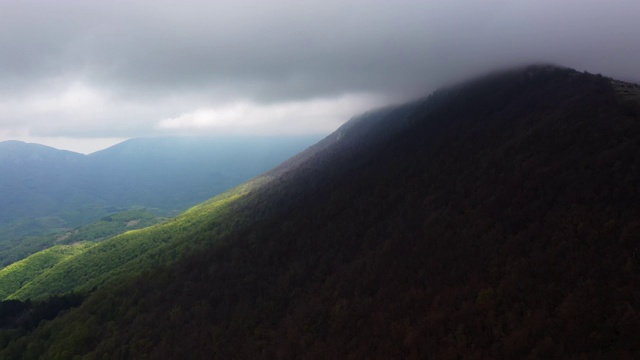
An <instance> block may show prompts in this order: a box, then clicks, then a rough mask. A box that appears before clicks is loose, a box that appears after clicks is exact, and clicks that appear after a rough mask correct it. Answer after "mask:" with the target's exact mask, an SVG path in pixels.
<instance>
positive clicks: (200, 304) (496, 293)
mask: <svg viewBox="0 0 640 360" xmlns="http://www.w3.org/2000/svg"><path fill="white" fill-rule="evenodd" d="M637 90H638V87H637V86H635V85H631V84H625V83H621V82H612V81H611V79H607V78H605V77H602V76H599V75H591V74H586V73H579V72H576V71H573V70H570V69H563V68H557V67H550V66H534V67H528V68H525V69H518V70H514V71H510V72H504V73H500V74H494V75H491V76H488V77H484V78H481V79H477V80H475V81H472V82H469V83H466V84H462V85H459V86H456V87H452V88H449V89H445V90H442V91H438V92H436V93H434V94H432V95H431V96H429V97H428V98H426V99H423V100H420V101H416V102H413V103H411V104H407V105H403V106H399V107H394V108H387V109H383V110H380V111H377V112H372V113H370V114H365V115H363V116H361V117H359V118H356V119H353V120H351V121H350V122H348V123H347V124H345V125H344V126H343V127H341V128H340V129H338V130H337V131H336V132H335V133H334V134H332V135H330V136H329V137H327V138H326V139H324V140H322V141H321V142H320V143H318V144H316V145H315V146H314V147H312V148H310V149H309V150H307V151H305V152H303V153H301V154H299V155H298V156H296V157H294V158H292V159H290V160H289V161H287V162H285V163H284V164H282V165H281V166H279V167H277V168H275V169H273V170H272V171H271V172H269V173H267V174H265V175H264V176H263V177H261V178H259V179H256V180H254V183H253V184H252V183H250V184H248V185H246V186H245V187H244V188H241V189H239V190H238V189H237V190H235V192H234V193H232V194H228V195H222V196H221V197H220V198H218V200H216V201H218V205H219V206H218V205H216V206H217V207H216V206H214V205H212V204H216V202H215V201H214V202H213V203H210V204H209V205H208V206H212V207H215V209H217V210H216V211H211V212H207V211H202V208H200V210H201V211H198V209H194V210H192V213H193V214H197V217H198V220H197V221H196V222H193V223H191V222H189V221H188V220H189V219H190V217H189V216H190V215H189V212H187V213H185V214H183V215H182V218H179V219H178V220H176V221H177V222H178V223H181V222H182V223H183V224H186V225H184V226H183V227H182V228H180V227H167V226H169V225H166V224H165V225H156V227H155V228H156V229H159V228H163V226H164V227H166V228H167V229H171V231H172V232H171V233H170V234H171V238H172V239H173V238H176V240H172V239H169V240H167V242H166V244H168V245H166V244H165V245H163V246H164V247H161V248H159V249H161V250H158V252H157V253H156V255H155V256H150V255H149V253H148V252H145V254H147V255H145V256H147V259H156V260H157V263H156V265H157V266H155V267H147V268H136V269H138V271H136V272H134V274H136V275H135V276H127V274H128V272H124V271H120V272H115V273H113V275H112V278H111V281H109V279H105V281H104V282H102V283H100V284H97V286H95V287H93V288H91V289H85V290H84V291H83V292H81V294H79V295H75V294H71V295H68V296H71V297H70V298H69V300H65V301H61V300H60V299H61V298H60V296H58V297H55V298H53V300H51V302H50V303H51V304H58V305H57V306H53V305H52V306H51V309H53V310H52V311H50V312H49V313H47V315H46V316H44V315H42V316H40V317H37V316H36V317H35V318H36V319H39V320H41V321H40V322H39V323H38V325H37V326H35V325H33V324H34V321H31V320H30V321H22V322H21V321H17V320H16V319H15V317H13V315H6V314H7V313H8V312H7V311H5V310H4V309H5V308H10V307H14V308H16V309H22V308H27V307H32V306H34V307H41V308H46V306H47V305H46V304H49V303H48V302H42V303H41V302H36V303H31V302H24V303H23V302H16V301H13V302H10V303H7V302H3V303H2V307H0V315H1V316H2V318H0V328H1V329H2V330H1V331H0V345H2V346H3V349H2V350H1V351H0V357H3V358H6V359H22V358H24V359H30V358H38V357H39V356H40V357H44V358H51V359H71V358H74V356H78V358H86V359H117V358H135V359H145V358H148V359H167V358H175V359H182V358H185V357H188V358H203V359H209V358H221V359H230V358H247V359H255V358H282V359H290V358H311V359H326V358H384V359H389V358H416V359H418V358H427V357H433V358H440V359H458V358H469V359H476V358H477V359H484V358H498V359H513V358H637V357H638V356H639V355H640V348H639V345H638V344H640V317H639V315H638V311H640V272H639V271H638V270H639V269H638V267H639V266H640V263H639V262H640V258H639V257H638V253H639V251H640V243H639V241H638V240H640V207H638V206H637V204H639V203H640V189H639V188H638V184H640V163H639V162H638V159H637V154H639V153H640V111H639V109H640V107H639V106H638V102H637V101H638V98H637V97H634V96H633V94H635V92H636V91H637ZM629 94H631V95H629ZM220 201H222V202H220ZM203 206H205V207H206V206H207V205H206V204H205V205H203ZM210 214H213V215H210ZM194 216H195V215H194ZM194 224H195V225H194ZM143 231H158V230H153V228H152V229H151V230H143ZM109 241H114V240H113V239H110V240H107V241H105V242H102V243H101V244H100V245H102V244H106V243H108V242H109ZM141 241H142V240H141ZM145 241H146V240H145ZM190 243H193V244H194V246H193V247H190V246H189V244H190ZM131 244H132V246H133V244H135V242H131ZM102 246H104V245H102ZM92 249H96V247H92ZM171 249H173V253H171ZM87 252H88V251H87ZM87 252H85V253H87ZM170 253H171V254H173V255H171V256H169V255H167V254H170ZM83 254H84V253H83ZM85 295H86V298H83V297H82V296H85ZM56 301H57V303H56ZM78 304H79V305H78ZM75 305H78V306H75ZM54 310H55V311H54ZM9 313H10V312H9ZM32 313H34V314H38V313H37V312H36V311H34V312H32ZM51 313H57V314H58V315H57V316H55V317H54V315H51ZM32 319H33V318H32Z"/></svg>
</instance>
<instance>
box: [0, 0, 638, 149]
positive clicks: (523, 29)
mask: <svg viewBox="0 0 640 360" xmlns="http://www.w3.org/2000/svg"><path fill="white" fill-rule="evenodd" d="M638 13H640V3H638V2H637V1H630V0H620V1H615V2H603V1H596V0H588V1H580V2H574V1H564V2H558V1H550V0H542V1H536V2H531V1H529V2H527V1H506V0H492V1H475V0H458V1H450V2H432V1H400V2H388V1H364V0H357V1H348V2H345V1H333V0H331V1H329V2H326V1H325V2H321V3H318V2H307V1H302V2H301V1H281V0H278V1H271V2H262V1H247V0H245V1H234V2H220V1H217V2H207V1H183V2H173V1H147V0H144V1H135V2H125V1H109V2H85V1H72V0H61V1H56V2H50V1H21V2H1V3H0V30H1V31H0V53H1V54H2V56H0V76H2V78H3V82H2V84H0V138H1V139H5V138H8V137H11V136H12V134H23V135H22V137H26V138H28V137H29V136H41V137H61V138H62V137H66V138H74V137H76V138H87V137H89V138H108V137H117V138H126V137H132V136H141V135H153V134H155V133H158V132H167V131H170V130H172V129H173V130H181V131H183V130H185V129H187V128H194V127H199V128H200V130H201V131H203V130H211V131H214V130H215V131H220V129H221V128H224V129H225V131H228V132H230V133H241V132H244V131H252V132H254V133H260V132H266V133H290V132H293V130H294V129H295V132H314V131H323V132H329V131H330V130H332V129H333V128H335V127H336V126H337V125H339V123H340V122H341V121H346V120H347V119H348V117H349V116H351V115H355V114H356V113H358V112H361V111H362V110H363V108H365V109H366V108H368V107H375V106H376V105H384V103H385V102H387V103H388V102H389V101H402V100H404V99H409V98H415V97H417V96H420V95H424V94H426V93H428V92H430V91H432V90H434V89H435V88H437V87H439V86H442V85H444V84H448V83H451V82H455V81H460V80H462V79H464V78H466V77H468V76H471V75H474V74H477V73H479V72H484V71H488V70H493V69H496V68H499V67H504V66H510V65H514V64H522V63H528V62H552V63H557V64H563V65H566V66H570V67H574V68H577V69H578V70H588V71H590V72H599V73H603V74H607V75H610V76H614V77H619V78H623V79H628V80H636V81H637V80H640V75H639V73H640V71H639V69H638V67H637V64H638V63H640V45H637V43H638V42H637V39H638V38H639V37H640V25H638V22H637V19H636V17H637V14H638ZM381 99H382V100H381ZM379 101H381V102H382V103H380V104H378V102H379ZM319 106H322V107H323V109H322V111H319V110H318V107H319ZM234 109H235V110H234ZM283 109H285V110H283ZM345 109H348V110H345ZM243 111H244V112H245V113H249V114H253V116H249V118H243V117H242V116H241V115H242V114H243ZM274 113H278V114H280V115H279V116H275V115H273V114H274ZM318 113H322V114H323V116H318V115H317V114H318ZM225 114H226V115H225ZM230 114H231V115H230ZM289 114H290V115H291V118H287V117H288V116H289ZM214 119H217V120H214ZM198 124H200V125H198ZM215 124H217V125H215ZM69 147H73V146H72V145H71V144H70V146H69Z"/></svg>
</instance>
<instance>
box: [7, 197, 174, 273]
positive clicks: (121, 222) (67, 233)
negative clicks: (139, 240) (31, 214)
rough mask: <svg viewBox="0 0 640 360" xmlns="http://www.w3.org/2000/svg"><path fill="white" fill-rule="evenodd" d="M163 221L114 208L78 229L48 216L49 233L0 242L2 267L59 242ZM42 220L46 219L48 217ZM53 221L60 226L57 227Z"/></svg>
mask: <svg viewBox="0 0 640 360" xmlns="http://www.w3.org/2000/svg"><path fill="white" fill-rule="evenodd" d="M163 220H164V218H162V217H158V216H156V215H154V214H152V213H150V212H148V211H146V210H144V209H133V210H126V211H121V212H115V213H114V209H111V213H110V215H107V216H106V217H104V218H102V219H100V220H97V221H95V222H93V223H90V224H88V225H85V226H81V227H79V228H76V229H64V228H59V227H61V226H62V224H66V222H65V221H64V220H63V219H58V220H55V219H48V221H46V222H45V224H44V225H42V228H47V227H48V228H49V230H48V234H47V235H42V236H28V237H24V238H16V239H14V240H11V241H4V242H0V266H8V265H9V264H12V263H14V262H16V261H19V260H21V259H24V258H26V257H27V256H29V255H31V254H35V253H37V252H38V251H41V250H44V249H47V248H49V247H52V246H54V245H57V244H73V243H77V242H82V241H92V242H97V241H101V240H104V239H106V238H109V237H113V236H115V235H117V234H120V233H123V232H125V231H128V230H133V229H141V228H145V227H148V226H151V225H153V224H157V223H159V222H160V221H163ZM41 221H44V219H42V220H41ZM34 222H35V221H34ZM34 222H28V223H26V224H25V225H29V224H33V223H34ZM53 224H58V225H57V226H56V228H54V225H53Z"/></svg>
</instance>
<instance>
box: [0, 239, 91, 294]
mask: <svg viewBox="0 0 640 360" xmlns="http://www.w3.org/2000/svg"><path fill="white" fill-rule="evenodd" d="M93 245H94V244H93V243H90V242H84V243H76V244H73V245H56V246H54V247H52V248H49V249H46V250H42V251H40V252H38V253H36V254H33V255H31V256H29V257H28V258H26V259H24V260H21V261H18V262H16V263H13V264H11V265H9V266H7V267H5V268H4V269H2V270H0V300H3V299H6V298H7V297H9V296H10V295H11V294H13V293H14V292H15V291H17V290H18V289H20V288H22V287H23V286H25V284H28V283H29V282H30V281H32V280H33V279H35V278H36V277H38V276H39V275H41V274H42V273H44V272H46V271H47V270H49V269H51V268H52V267H54V266H55V265H57V264H59V263H61V262H63V261H65V260H68V259H70V258H73V257H74V256H76V255H78V254H80V253H82V252H83V251H85V250H87V249H88V248H90V247H91V246H93Z"/></svg>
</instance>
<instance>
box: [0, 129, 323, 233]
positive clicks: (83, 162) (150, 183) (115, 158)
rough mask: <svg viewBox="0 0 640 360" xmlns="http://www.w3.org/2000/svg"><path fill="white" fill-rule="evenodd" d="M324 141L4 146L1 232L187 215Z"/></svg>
mask: <svg viewBox="0 0 640 360" xmlns="http://www.w3.org/2000/svg"><path fill="white" fill-rule="evenodd" d="M319 138H320V137H319V136H294V137H231V138H204V137H202V138H198V137H189V138H181V137H164V138H140V139H132V140H128V141H125V142H123V143H120V144H117V145H115V146H112V147H110V148H108V149H105V150H102V151H98V152H96V153H93V154H90V155H83V154H78V153H74V152H70V151H62V150H57V149H54V148H51V147H47V146H43V145H38V144H27V143H23V142H19V141H5V142H0V169H1V171H0V226H1V225H3V224H8V223H11V222H15V221H16V220H19V219H27V218H36V217H44V216H55V215H61V214H65V213H67V214H68V213H73V214H75V215H74V216H75V217H73V216H71V215H68V216H67V217H66V219H67V220H71V221H70V224H72V225H80V224H82V223H87V222H89V221H91V220H95V219H97V218H99V217H101V216H104V215H105V214H106V213H107V212H109V211H105V210H101V209H105V208H111V209H112V208H128V207H132V206H139V207H147V208H159V209H162V210H168V211H177V210H184V209H186V208H187V207H189V206H192V205H194V204H196V203H198V202H201V201H203V200H205V199H207V198H210V197H212V196H214V195H216V194H218V193H220V192H222V191H225V190H227V189H229V188H230V187H233V186H235V185H237V184H239V183H241V182H243V181H246V180H248V179H250V178H252V177H254V176H256V175H258V174H260V173H261V172H263V171H266V170H268V169H270V168H271V167H273V166H275V165H276V164H278V163H280V162H281V161H283V160H285V159H286V158H288V157H290V156H292V155H293V154H295V153H297V152H299V151H301V150H304V149H305V148H306V147H308V146H309V145H311V144H312V143H314V142H315V141H317V140H318V139H319ZM79 209H82V210H80V211H79ZM111 211H113V210H111Z"/></svg>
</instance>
